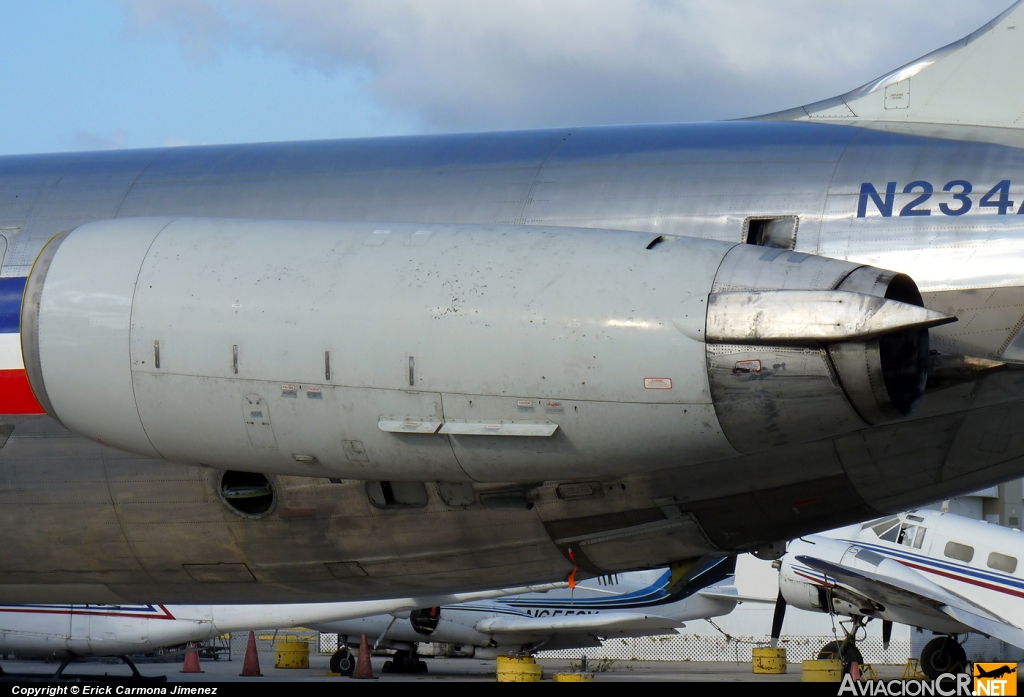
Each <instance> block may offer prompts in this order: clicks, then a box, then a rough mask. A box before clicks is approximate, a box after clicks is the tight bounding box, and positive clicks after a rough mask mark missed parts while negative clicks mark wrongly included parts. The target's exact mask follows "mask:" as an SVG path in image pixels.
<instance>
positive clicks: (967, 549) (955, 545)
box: [943, 542, 974, 562]
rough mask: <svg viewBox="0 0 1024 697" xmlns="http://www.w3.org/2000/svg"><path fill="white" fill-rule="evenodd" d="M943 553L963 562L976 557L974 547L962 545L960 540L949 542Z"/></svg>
mask: <svg viewBox="0 0 1024 697" xmlns="http://www.w3.org/2000/svg"><path fill="white" fill-rule="evenodd" d="M943 553H944V554H945V555H946V556H947V557H949V558H950V559H957V560H959V561H963V562H969V561H971V559H974V547H971V546H970V545H962V544H960V543H959V542H947V543H946V548H945V549H944V550H943Z"/></svg>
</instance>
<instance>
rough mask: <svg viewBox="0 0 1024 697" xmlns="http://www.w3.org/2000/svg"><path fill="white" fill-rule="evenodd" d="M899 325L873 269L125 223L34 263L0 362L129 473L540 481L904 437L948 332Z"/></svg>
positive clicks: (523, 233)
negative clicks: (929, 361) (151, 461)
mask: <svg viewBox="0 0 1024 697" xmlns="http://www.w3.org/2000/svg"><path fill="white" fill-rule="evenodd" d="M920 304H921V302H920V295H919V294H918V293H917V290H916V287H915V286H914V283H913V281H911V280H910V279H909V278H907V277H905V276H900V275H898V274H893V273H891V272H888V271H883V270H880V269H874V268H871V267H865V266H858V265H856V264H851V263H847V262H843V261H837V260H832V259H826V258H822V257H815V256H809V255H806V254H798V253H795V252H790V251H785V250H778V249H768V248H764V247H754V246H750V245H734V244H729V243H724V242H718V241H711V240H701V239H694V238H685V237H676V238H668V237H660V236H653V235H646V234H641V233H635V232H618V231H604V230H591V229H586V230H582V229H569V228H538V227H527V226H474V225H466V226H438V225H408V224H402V225H397V224H387V225H381V224H376V225H373V224H366V223H330V222H301V221H300V222H293V221H257V220H234V219H187V218H183V219H168V218H138V219H122V220H111V221H101V222H96V223H89V224H86V225H83V226H81V227H79V228H76V229H75V230H72V231H70V232H68V233H64V234H62V235H60V236H58V237H56V238H54V240H52V241H51V242H50V243H49V244H48V245H47V246H46V248H44V250H43V251H42V253H41V254H40V257H39V259H37V261H36V263H35V266H34V267H33V271H32V273H31V276H30V278H29V280H28V282H27V286H26V295H25V303H24V307H23V310H22V348H23V353H24V357H25V364H26V370H27V372H28V376H29V381H30V384H31V385H32V389H33V391H34V392H35V394H36V396H37V398H38V400H39V402H40V404H41V405H42V406H43V407H44V409H45V410H46V411H47V412H48V413H49V414H50V415H51V416H53V417H54V418H56V419H58V420H59V421H60V422H62V423H63V424H64V425H65V426H67V427H68V428H70V429H72V430H74V431H77V432H79V433H81V434H84V435H86V436H89V437H91V438H94V439H97V440H99V441H101V442H103V443H106V444H109V445H113V446H115V447H119V448H122V449H125V450H129V451H133V452H137V453H141V454H145V455H148V456H153V457H161V458H165V459H168V460H173V461H177V462H184V463H194V464H205V465H211V466H217V467H223V468H225V469H231V470H242V471H260V472H275V473H281V474H299V475H307V476H325V477H341V478H354V479H373V480H388V481H391V480H394V481H398V482H401V481H467V480H476V481H503V482H508V481H543V480H550V479H558V478H573V479H578V478H579V477H581V476H586V477H593V478H600V477H604V476H619V475H623V474H629V473H634V472H641V471H652V470H658V469H664V468H668V467H673V466H678V465H679V464H680V463H691V464H692V463H698V462H706V461H713V460H717V459H724V458H728V457H732V456H735V455H737V454H738V453H740V452H752V451H755V450H760V449H766V448H770V447H772V446H774V445H778V444H781V443H789V442H798V441H811V440H816V439H819V438H822V437H827V436H830V435H834V434H838V433H843V432H846V431H850V430H854V429H858V428H862V427H863V426H864V425H865V424H866V423H877V422H879V421H883V420H887V419H892V418H899V417H900V416H902V415H905V414H907V413H909V412H910V411H912V410H913V408H914V407H915V406H916V403H917V400H918V399H919V398H920V395H921V390H922V389H923V386H924V381H925V378H926V364H925V362H924V356H925V355H926V353H927V327H929V326H932V325H934V324H937V323H941V322H943V321H947V320H948V319H949V318H945V317H942V316H941V315H938V314H937V313H933V312H930V311H928V310H926V309H924V308H922V307H920ZM381 491H382V493H381V496H380V497H379V498H381V501H380V502H375V505H382V506H387V505H391V502H389V501H388V492H391V494H392V498H395V500H396V501H397V504H401V505H415V504H416V502H417V501H419V499H418V498H417V497H413V499H416V500H412V499H410V501H405V499H402V500H401V501H399V500H398V499H399V498H401V497H400V496H398V494H396V493H395V492H396V491H397V489H395V488H394V487H393V486H390V485H389V486H388V487H386V488H384V487H382V488H381ZM396 497H397V498H396ZM424 502H425V500H424ZM419 505H422V504H419Z"/></svg>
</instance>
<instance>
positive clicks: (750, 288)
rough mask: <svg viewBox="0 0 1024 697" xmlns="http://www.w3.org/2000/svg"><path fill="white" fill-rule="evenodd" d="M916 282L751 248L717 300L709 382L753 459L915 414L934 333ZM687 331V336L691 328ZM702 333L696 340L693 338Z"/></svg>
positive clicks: (710, 317) (709, 338)
mask: <svg viewBox="0 0 1024 697" xmlns="http://www.w3.org/2000/svg"><path fill="white" fill-rule="evenodd" d="M923 304H924V303H923V302H922V299H921V294H920V292H919V291H918V289H917V285H916V284H915V283H914V281H913V280H912V279H911V278H909V277H908V276H906V275H903V274H898V273H894V272H892V271H887V270H884V269H878V268H874V267H870V266H859V265H856V264H851V263H849V262H844V261H839V260H835V259H828V258H825V257H817V256H812V255H807V254H800V253H797V252H792V251H787V250H782V249H772V248H768V249H765V248H761V247H753V246H750V245H740V246H737V247H735V248H734V249H733V250H731V251H730V252H729V254H727V255H726V257H725V259H724V261H723V263H722V266H721V268H720V269H719V271H718V274H717V275H716V276H715V281H714V285H713V287H712V291H711V295H710V297H709V300H708V309H707V320H706V327H707V328H706V332H707V334H706V336H705V341H706V342H707V363H708V376H709V380H710V386H711V393H712V396H713V399H714V404H715V409H716V412H717V414H718V418H719V421H720V423H721V424H722V428H723V429H724V431H725V433H726V435H727V436H728V438H729V441H730V442H731V443H732V444H733V445H734V446H735V447H736V448H737V449H738V450H740V451H742V452H747V453H750V452H757V451H760V450H766V449H768V448H771V447H775V446H780V445H786V444H791V443H796V442H801V441H804V440H807V438H806V432H802V431H804V430H806V429H809V430H810V432H813V433H814V434H815V436H816V438H820V437H822V436H825V435H836V434H840V433H845V432H848V431H852V430H856V429H858V428H862V427H863V426H864V424H878V423H883V422H885V421H892V420H895V419H899V418H902V417H904V416H908V415H909V414H911V413H912V412H913V411H914V410H915V409H916V408H917V405H918V403H919V402H920V400H921V397H922V396H923V394H924V389H925V385H926V383H927V381H928V329H927V328H928V327H929V326H935V325H937V324H942V323H945V322H947V321H953V319H954V318H949V317H943V316H942V315H940V314H939V313H934V312H930V311H928V310H925V309H924V308H923ZM683 328H684V331H685V330H686V327H685V325H684V327H683ZM690 331H691V333H692V330H690Z"/></svg>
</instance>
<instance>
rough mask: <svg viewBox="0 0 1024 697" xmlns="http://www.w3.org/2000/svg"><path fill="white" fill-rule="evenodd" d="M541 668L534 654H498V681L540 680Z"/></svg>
mask: <svg viewBox="0 0 1024 697" xmlns="http://www.w3.org/2000/svg"><path fill="white" fill-rule="evenodd" d="M540 678H541V670H540V666H539V665H537V662H536V661H534V660H533V657H532V656H498V682H540Z"/></svg>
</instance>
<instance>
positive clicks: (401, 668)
mask: <svg viewBox="0 0 1024 697" xmlns="http://www.w3.org/2000/svg"><path fill="white" fill-rule="evenodd" d="M391 661H392V662H393V663H394V666H395V667H394V671H395V672H396V673H426V672H427V670H426V668H427V664H426V663H424V662H423V661H421V660H420V657H419V655H417V654H416V652H415V651H405V650H404V649H400V650H398V651H395V655H394V656H392V657H391Z"/></svg>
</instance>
